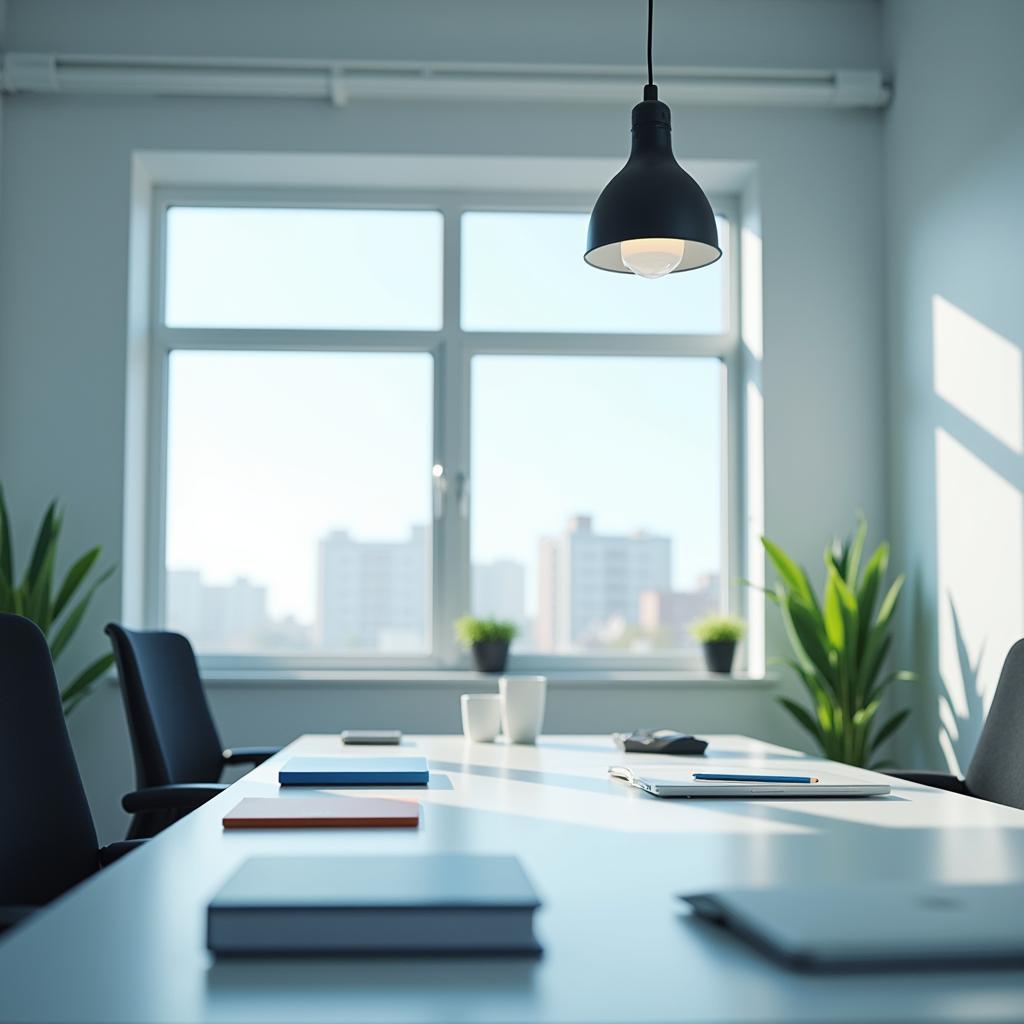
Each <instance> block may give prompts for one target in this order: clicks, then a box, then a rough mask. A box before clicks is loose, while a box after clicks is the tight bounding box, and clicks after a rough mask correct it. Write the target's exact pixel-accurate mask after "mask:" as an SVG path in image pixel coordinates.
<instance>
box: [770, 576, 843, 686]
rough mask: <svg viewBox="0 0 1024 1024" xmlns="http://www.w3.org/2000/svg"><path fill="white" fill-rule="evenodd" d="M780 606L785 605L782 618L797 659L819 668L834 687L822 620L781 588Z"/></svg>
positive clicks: (805, 665) (810, 668) (810, 667)
mask: <svg viewBox="0 0 1024 1024" xmlns="http://www.w3.org/2000/svg"><path fill="white" fill-rule="evenodd" d="M779 607H780V608H781V609H782V622H783V625H784V626H785V627H786V634H787V635H788V637H789V642H790V645H791V646H792V648H793V653H794V654H796V656H797V660H798V661H800V662H801V663H802V664H803V665H804V667H805V668H806V669H808V670H809V671H813V670H815V669H816V670H817V671H818V673H819V674H820V675H821V676H822V678H823V679H825V680H826V681H827V682H828V684H829V686H831V687H833V689H834V686H835V673H834V671H833V669H832V665H831V663H830V662H829V660H828V652H827V650H826V649H825V645H824V643H823V642H822V641H823V635H822V634H823V627H822V624H821V621H820V620H819V619H818V618H817V617H816V616H815V614H814V613H813V612H812V611H811V610H810V609H809V608H807V607H806V606H805V605H803V604H801V603H800V602H799V601H794V600H792V599H791V598H790V597H789V596H788V595H786V593H785V591H782V590H781V588H780V593H779Z"/></svg>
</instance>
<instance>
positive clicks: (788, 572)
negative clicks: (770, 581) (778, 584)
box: [761, 537, 817, 606]
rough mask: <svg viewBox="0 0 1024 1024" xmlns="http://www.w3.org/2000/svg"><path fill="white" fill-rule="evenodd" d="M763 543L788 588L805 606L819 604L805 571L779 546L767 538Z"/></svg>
mask: <svg viewBox="0 0 1024 1024" xmlns="http://www.w3.org/2000/svg"><path fill="white" fill-rule="evenodd" d="M761 543H762V544H763V545H764V549H765V551H766V552H767V553H768V557H769V558H770V559H771V560H772V564H773V565H774V566H775V571H776V572H777V573H778V574H779V575H780V576H781V577H782V580H783V582H784V583H785V584H786V586H787V587H789V589H790V590H791V591H793V593H794V594H796V595H797V596H798V597H799V598H800V599H801V600H802V601H803V602H804V603H805V604H807V605H811V606H813V605H815V604H816V603H817V602H816V601H815V600H814V593H813V591H812V590H811V585H810V583H808V582H807V575H806V573H804V571H803V569H801V568H800V566H799V565H797V564H796V562H794V561H793V559H792V558H790V557H789V555H787V554H786V552H785V551H783V550H782V548H780V547H779V546H778V545H777V544H773V543H772V542H771V541H770V540H769V539H768V538H767V537H762V538H761Z"/></svg>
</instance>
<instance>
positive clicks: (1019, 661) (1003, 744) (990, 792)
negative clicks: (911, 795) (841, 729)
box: [886, 640, 1024, 810]
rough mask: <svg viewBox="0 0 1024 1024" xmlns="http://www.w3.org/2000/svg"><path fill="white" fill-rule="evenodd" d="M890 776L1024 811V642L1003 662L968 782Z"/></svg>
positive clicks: (930, 775)
mask: <svg viewBox="0 0 1024 1024" xmlns="http://www.w3.org/2000/svg"><path fill="white" fill-rule="evenodd" d="M886 774H888V775H891V776H893V778H897V779H903V780H904V781H906V782H920V783H922V784H923V785H925V786H934V787H935V788H937V789H945V790H949V791H950V792H953V793H965V794H966V795H967V796H974V797H978V798H979V799H980V800H988V801H990V802H991V803H996V804H1005V805H1006V806H1007V807H1017V808H1019V809H1021V810H1024V640H1018V641H1017V642H1016V643H1015V644H1014V645H1013V646H1012V647H1011V648H1010V653H1009V654H1007V656H1006V661H1004V662H1003V670H1002V672H1001V673H1000V674H999V683H998V685H997V686H996V692H995V696H994V697H993V698H992V706H991V707H990V708H989V712H988V717H987V718H986V719H985V724H984V726H983V727H982V730H981V736H980V737H979V738H978V745H977V746H976V747H975V749H974V756H973V757H972V758H971V763H970V764H969V765H968V767H967V776H966V778H963V779H961V778H959V777H958V776H956V775H946V774H943V773H942V772H905V771H904V772H887V773H886Z"/></svg>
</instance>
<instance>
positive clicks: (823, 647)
mask: <svg viewBox="0 0 1024 1024" xmlns="http://www.w3.org/2000/svg"><path fill="white" fill-rule="evenodd" d="M867 530H868V526H867V522H866V521H865V520H863V519H861V521H860V523H859V524H858V526H857V530H856V532H855V533H854V535H853V538H852V539H848V540H846V541H833V542H832V543H831V544H829V546H828V547H826V548H825V585H824V588H823V593H822V596H821V597H820V598H819V597H818V595H817V594H816V593H815V591H814V588H813V587H812V586H811V584H810V582H809V580H808V578H807V573H806V572H805V571H804V570H803V568H801V567H800V566H799V565H797V563H796V562H795V561H794V560H793V559H792V558H790V557H789V556H788V555H787V554H786V553H785V552H784V551H783V550H782V549H781V548H780V547H778V545H776V544H773V543H772V542H771V541H770V540H768V539H767V538H765V537H762V538H761V542H762V544H763V545H764V549H765V551H766V552H767V554H768V557H769V558H770V559H771V561H772V564H773V565H774V566H775V570H776V572H777V573H778V576H779V580H778V582H777V583H776V584H775V587H774V589H772V590H766V591H765V593H766V595H767V596H768V598H769V599H770V600H771V601H773V602H774V603H775V604H776V605H778V608H779V611H780V612H781V613H782V621H783V623H784V625H785V627H786V635H787V637H788V638H789V643H790V646H791V647H792V649H793V657H792V658H791V659H788V660H786V661H785V664H787V665H788V666H789V667H790V668H791V669H792V670H793V671H794V672H795V673H796V675H797V676H798V677H799V679H800V682H801V684H802V685H803V687H804V689H805V690H806V691H807V694H808V696H809V697H810V702H811V706H810V707H809V708H808V707H806V706H804V705H802V704H798V703H797V702H796V701H792V700H788V699H787V698H785V697H782V698H780V700H781V702H782V704H783V706H784V707H785V708H786V710H787V711H789V713H790V714H791V715H793V717H794V718H795V719H796V720H797V721H798V722H799V723H800V724H801V725H802V726H803V727H804V728H805V729H806V730H807V731H808V732H809V733H810V734H811V735H812V736H813V737H814V739H815V741H816V742H817V744H818V746H819V747H820V748H821V751H822V753H824V754H825V756H826V757H829V758H831V759H832V760H834V761H843V762H845V763H846V764H852V765H857V766H859V767H864V768H885V767H888V764H887V762H885V761H881V760H879V758H878V752H879V748H880V747H881V746H882V744H883V743H884V742H885V741H886V740H887V739H888V738H889V737H890V736H892V734H893V733H894V732H895V731H896V730H897V729H898V728H899V727H900V726H901V725H902V724H903V721H904V720H905V719H906V717H907V715H908V714H909V713H910V712H909V710H908V709H906V708H903V709H902V710H899V711H896V712H894V713H893V714H892V715H891V716H890V717H889V718H888V719H886V721H885V722H883V723H881V724H878V722H877V721H876V719H877V715H878V711H879V708H880V707H881V705H882V699H883V697H884V696H885V694H886V691H887V690H888V689H889V687H890V686H891V685H892V684H893V683H894V682H896V681H898V680H909V679H914V678H915V676H914V674H913V673H912V672H894V671H889V672H886V671H884V666H885V660H886V655H887V654H888V653H889V647H890V645H891V644H892V626H893V616H894V615H895V614H896V608H897V606H898V604H899V598H900V591H901V590H902V587H903V580H904V577H903V576H897V577H896V579H895V580H894V581H893V583H892V585H891V586H889V588H888V589H885V576H886V572H887V570H888V568H889V545H888V544H886V543H882V544H880V545H879V546H878V547H877V548H876V549H875V552H874V553H873V554H872V555H871V557H870V558H868V559H867V561H866V562H864V563H863V569H862V568H861V565H862V556H863V553H864V540H865V538H866V536H867Z"/></svg>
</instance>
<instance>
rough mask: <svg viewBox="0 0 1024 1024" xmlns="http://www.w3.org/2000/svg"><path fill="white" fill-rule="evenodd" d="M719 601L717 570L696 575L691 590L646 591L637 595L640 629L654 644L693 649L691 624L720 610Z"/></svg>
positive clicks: (694, 643) (695, 645)
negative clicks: (695, 581) (638, 597)
mask: <svg viewBox="0 0 1024 1024" xmlns="http://www.w3.org/2000/svg"><path fill="white" fill-rule="evenodd" d="M721 600H722V595H721V586H720V581H719V577H718V574H717V573H713V574H709V575H706V576H700V577H698V579H697V586H696V587H695V588H694V589H693V590H645V591H644V592H643V593H642V594H641V595H640V619H639V625H640V630H641V632H642V633H643V634H644V636H646V637H649V638H650V641H651V644H652V645H653V646H654V647H665V648H672V649H673V650H685V649H688V648H696V647H698V646H699V645H698V643H697V641H696V640H694V638H693V636H692V635H691V633H690V626H691V624H692V623H693V622H694V621H695V620H696V619H699V618H701V617H702V616H704V615H710V614H711V613H712V612H714V611H716V610H717V609H719V608H720V607H721Z"/></svg>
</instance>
